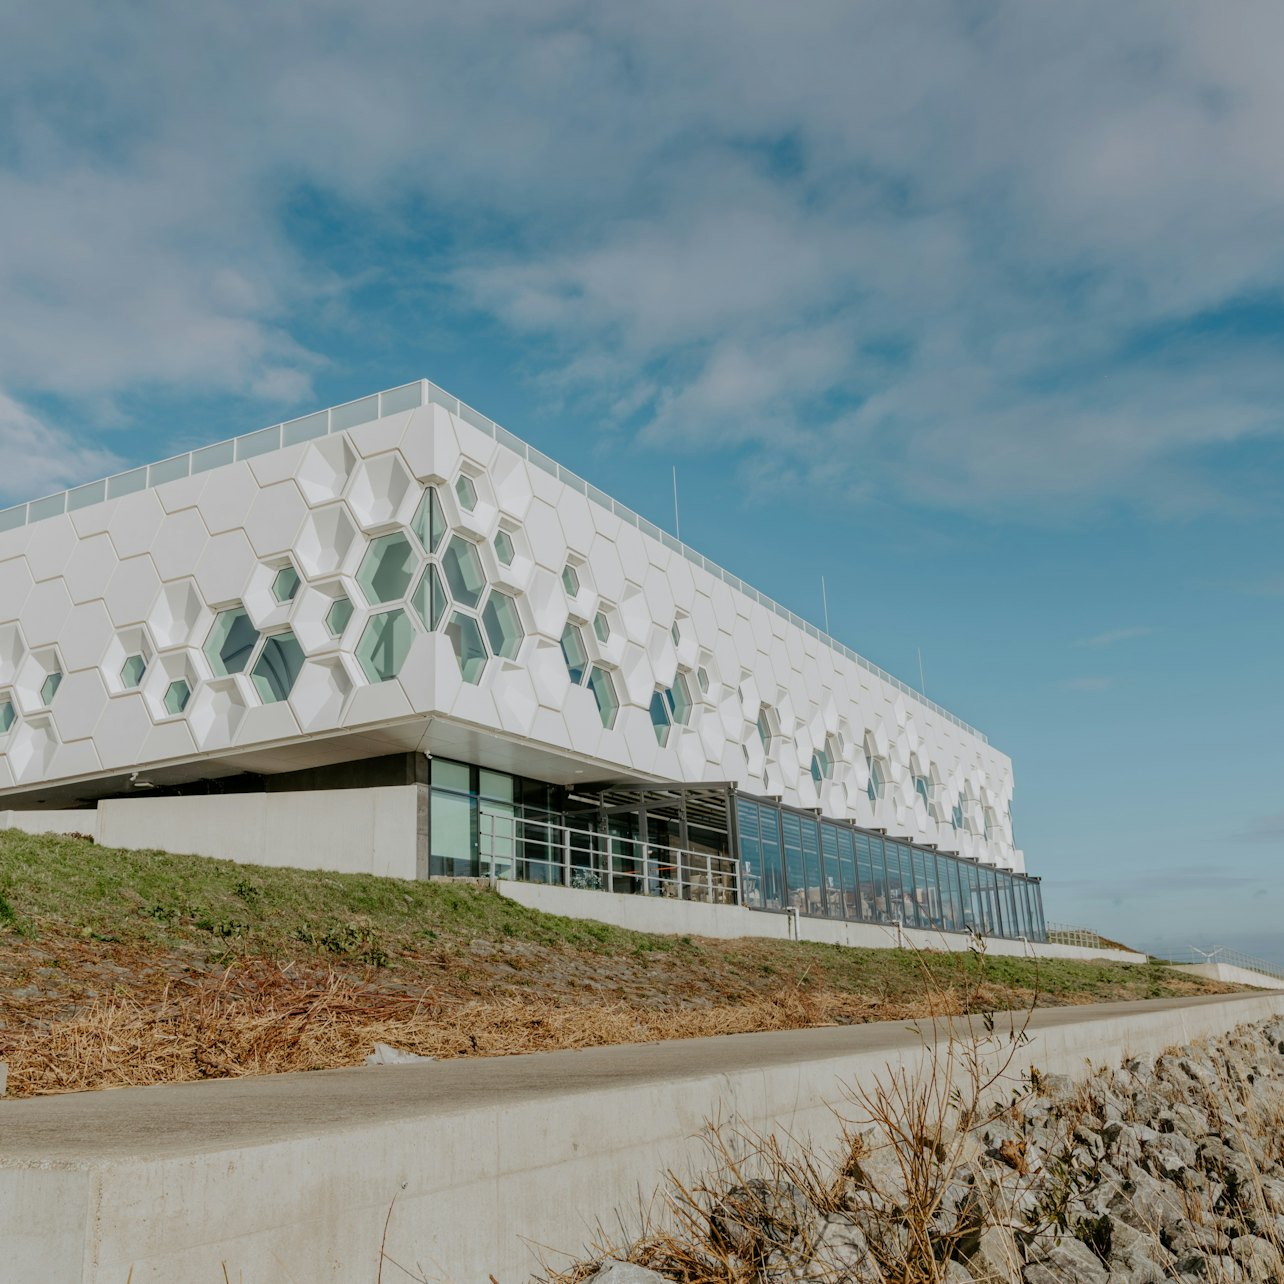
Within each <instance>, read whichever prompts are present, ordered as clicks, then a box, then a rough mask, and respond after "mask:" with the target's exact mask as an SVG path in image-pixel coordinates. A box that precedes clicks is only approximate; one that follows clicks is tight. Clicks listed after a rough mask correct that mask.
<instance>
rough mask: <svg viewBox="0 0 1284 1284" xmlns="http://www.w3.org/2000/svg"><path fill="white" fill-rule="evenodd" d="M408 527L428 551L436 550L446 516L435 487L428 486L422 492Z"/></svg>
mask: <svg viewBox="0 0 1284 1284" xmlns="http://www.w3.org/2000/svg"><path fill="white" fill-rule="evenodd" d="M410 529H411V530H412V531H414V533H415V535H416V536H417V537H418V539H419V542H420V543H421V544H422V545H423V546H424V547H425V548H426V549H427V550H428V551H429V552H430V553H435V552H436V551H437V549H438V547H439V546H440V544H441V541H442V537H443V536H444V535H445V534H446V518H445V515H444V514H443V513H442V511H441V500H439V499H438V498H437V490H436V487H434V486H429V487H428V489H427V490H426V491H425V492H424V497H423V499H421V500H420V501H419V507H418V508H416V509H415V515H414V517H413V518H412V519H411V522H410Z"/></svg>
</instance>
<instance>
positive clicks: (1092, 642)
mask: <svg viewBox="0 0 1284 1284" xmlns="http://www.w3.org/2000/svg"><path fill="white" fill-rule="evenodd" d="M1153 632H1154V629H1152V628H1149V627H1147V626H1146V625H1142V624H1135V625H1132V626H1131V627H1130V628H1125V629H1108V630H1107V631H1106V632H1105V633H1097V634H1095V635H1094V636H1092V637H1090V638H1079V639H1078V641H1076V642H1075V643H1074V645H1075V646H1087V647H1103V646H1114V645H1115V643H1116V642H1130V641H1131V640H1132V639H1133V638H1144V637H1146V636H1147V634H1150V633H1153Z"/></svg>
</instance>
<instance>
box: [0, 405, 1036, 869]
mask: <svg viewBox="0 0 1284 1284" xmlns="http://www.w3.org/2000/svg"><path fill="white" fill-rule="evenodd" d="M436 392H437V390H435V389H433V388H432V386H431V385H428V384H413V385H408V386H407V388H406V389H398V390H396V393H395V395H394V394H382V399H381V398H379V397H375V398H367V399H365V400H364V401H363V402H361V403H354V406H353V407H339V408H336V409H334V410H331V411H328V412H321V413H320V414H319V415H314V416H309V417H308V418H307V419H305V420H299V421H296V422H295V423H294V424H286V425H282V426H279V427H278V428H276V429H272V430H265V431H264V433H256V434H252V435H251V436H249V437H245V438H241V439H238V441H237V442H235V443H221V444H220V445H219V446H212V447H207V448H205V450H203V451H197V452H194V453H193V454H192V455H191V456H188V457H183V458H182V459H181V460H179V461H166V463H165V464H163V465H152V466H151V467H150V469H147V470H137V475H138V476H140V477H142V478H143V479H144V480H143V481H142V482H139V483H138V484H135V483H134V482H133V481H131V482H130V483H129V484H128V486H126V485H125V484H124V483H122V482H121V481H120V479H117V478H113V479H109V480H108V481H106V482H101V483H92V484H91V485H90V486H88V487H82V488H79V490H77V491H72V492H70V493H69V494H68V495H67V496H62V497H50V499H48V500H40V501H35V502H33V503H32V504H30V505H25V506H22V508H21V510H9V511H8V512H3V513H0V799H3V798H6V797H10V798H14V799H18V798H37V797H39V796H40V795H41V793H42V791H46V790H48V789H49V788H50V787H52V786H59V787H62V788H63V796H66V795H67V793H68V788H67V787H70V786H75V787H76V789H74V790H71V792H75V793H76V796H78V797H82V798H88V797H93V796H95V790H96V789H101V791H102V792H106V791H108V790H109V789H112V788H116V787H117V785H115V784H113V783H112V782H113V781H115V780H118V779H119V777H120V776H121V774H122V773H126V772H128V773H145V774H147V775H149V776H150V777H151V778H153V779H155V780H156V781H158V782H162V783H163V782H165V781H168V780H171V779H173V780H179V779H196V778H199V777H200V774H201V773H202V772H207V773H209V774H220V773H223V774H228V773H230V772H231V771H232V770H233V769H236V768H238V767H239V768H244V766H245V765H246V764H249V765H250V767H251V768H252V769H254V770H258V771H265V772H271V771H273V770H280V771H285V770H293V769H295V768H297V767H299V766H302V765H308V764H309V763H310V762H312V761H329V762H338V761H344V760H345V759H346V758H354V757H357V756H360V755H359V753H358V750H359V751H360V753H364V754H374V753H377V752H380V751H383V752H387V751H389V750H391V749H393V748H398V749H418V750H422V751H424V752H430V753H431V752H436V751H438V747H439V745H441V744H442V743H443V740H448V741H449V746H448V747H449V748H450V750H451V752H452V753H453V754H454V755H455V756H460V755H461V751H460V745H461V744H467V745H468V746H470V749H471V752H472V754H473V757H472V760H473V761H476V762H479V763H480V764H481V765H486V761H487V759H488V758H490V757H493V758H494V759H495V761H496V762H497V763H499V764H500V765H501V766H502V767H503V768H504V769H506V770H524V771H525V772H526V774H529V775H530V776H532V777H535V778H539V779H546V780H554V779H558V778H559V777H560V782H561V783H571V782H573V781H574V780H575V779H576V778H579V777H587V778H596V779H634V780H639V781H646V780H650V781H654V780H664V781H678V782H686V783H703V782H709V783H712V782H725V781H730V782H735V783H736V784H737V785H738V787H739V788H740V789H741V790H742V791H743V792H745V793H749V794H758V795H764V796H777V797H779V798H781V799H782V800H783V801H784V802H785V803H786V804H787V805H790V806H795V807H803V808H814V809H817V810H818V811H820V812H821V813H822V814H824V815H828V816H832V817H835V818H838V819H844V820H851V821H854V822H855V823H856V824H857V825H860V826H863V827H868V828H873V829H881V830H884V831H886V832H887V833H889V834H891V835H895V836H898V837H904V838H906V839H909V840H912V841H913V842H916V843H920V844H935V845H936V846H938V847H939V848H940V849H942V850H945V851H952V852H958V853H960V854H962V855H964V856H969V857H975V858H978V859H980V860H983V861H987V862H990V863H993V864H996V865H999V866H1002V867H1006V868H1014V869H1017V870H1020V869H1022V868H1023V865H1024V861H1023V857H1022V855H1021V853H1020V852H1019V850H1017V849H1016V848H1015V847H1014V844H1013V840H1012V831H1011V818H1010V806H1011V799H1012V785H1013V782H1012V767H1011V762H1010V761H1009V759H1008V758H1007V757H1006V756H1005V755H1003V754H1002V753H1000V752H998V751H997V750H995V749H994V748H993V747H991V746H990V745H989V743H988V742H987V741H986V740H985V738H984V737H983V736H981V735H980V734H979V733H977V732H975V731H974V730H972V729H971V728H968V727H967V726H966V725H964V724H962V723H960V722H959V721H958V720H957V719H955V718H953V716H952V715H950V714H948V713H947V712H946V711H944V710H940V709H939V708H938V707H937V706H934V705H931V704H930V703H929V702H927V701H925V700H923V699H922V698H921V697H918V696H917V695H916V694H914V693H911V692H909V691H908V689H906V688H905V687H904V686H903V685H902V684H898V683H896V682H895V680H894V679H891V678H890V677H888V676H886V675H882V674H881V672H879V671H876V670H875V669H874V668H873V666H870V665H869V664H868V663H867V662H865V661H862V660H860V658H859V657H857V656H855V655H854V653H851V652H849V651H847V650H846V649H845V648H842V647H840V646H839V645H838V644H835V643H832V642H831V641H830V640H829V639H827V638H825V637H824V636H823V635H822V634H820V632H819V631H818V630H816V629H814V628H813V627H812V626H810V625H807V624H806V623H805V622H803V621H795V620H793V619H791V618H787V613H785V612H783V611H782V610H781V609H780V608H778V607H776V606H775V605H774V604H773V603H770V602H769V601H768V600H767V599H765V598H763V597H762V596H761V595H759V594H756V593H754V591H753V590H752V589H750V588H748V587H747V586H742V585H740V584H739V582H738V581H734V580H733V577H730V576H728V575H726V573H725V572H721V571H719V570H718V569H717V568H714V567H712V566H711V565H710V564H708V563H705V562H704V561H703V559H701V558H699V556H698V555H697V554H693V553H692V552H691V551H690V550H686V549H684V548H683V547H682V546H681V545H679V544H677V542H676V541H674V540H672V539H671V538H670V537H668V536H666V535H664V534H663V533H661V532H659V531H657V530H655V529H654V528H651V527H649V526H648V524H647V523H645V522H642V521H640V519H637V518H636V517H635V516H634V515H632V514H629V513H628V512H627V510H624V509H622V508H621V507H620V506H619V505H616V504H614V503H613V501H611V500H610V499H609V498H608V497H606V496H604V495H601V494H600V493H599V492H596V491H594V490H593V489H592V488H591V487H588V486H586V485H585V484H584V483H582V482H579V480H578V479H576V478H573V477H572V476H571V475H570V474H566V473H565V472H564V470H561V469H560V468H559V467H558V466H557V465H555V464H553V463H552V462H551V461H549V460H546V459H545V458H544V457H543V456H540V455H538V452H535V451H533V450H532V449H531V448H529V447H526V446H525V445H524V444H523V443H521V442H519V441H517V439H515V438H512V437H510V435H509V434H507V433H505V432H503V430H502V429H498V428H496V427H495V426H494V425H492V424H490V423H489V421H486V420H484V419H483V418H482V417H481V416H478V415H476V414H475V413H474V412H471V411H469V410H468V409H467V408H466V407H463V406H460V405H459V404H458V403H456V402H453V399H450V398H447V397H444V396H436V395H434V394H435V393H436ZM125 476H128V477H131V478H132V477H134V476H135V474H128V475H125ZM19 512H20V515H21V521H20V522H19V519H18V518H17V517H15V516H14V514H17V513H19ZM5 527H7V529H6V528H5ZM447 756H449V755H447ZM3 805H4V804H3V802H0V806H3Z"/></svg>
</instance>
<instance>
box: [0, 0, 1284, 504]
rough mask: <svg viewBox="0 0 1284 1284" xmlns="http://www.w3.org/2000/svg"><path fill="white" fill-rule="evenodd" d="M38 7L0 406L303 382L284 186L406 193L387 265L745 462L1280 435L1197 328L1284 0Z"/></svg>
mask: <svg viewBox="0 0 1284 1284" xmlns="http://www.w3.org/2000/svg"><path fill="white" fill-rule="evenodd" d="M72 10H73V11H74V14H73V15H68V14H67V13H66V12H65V11H64V10H61V9H60V10H59V11H58V13H57V15H56V16H55V14H54V11H52V10H50V9H48V7H38V6H35V5H34V4H28V5H27V6H26V7H25V9H24V11H23V12H22V14H21V16H20V18H19V19H18V20H16V21H14V22H13V23H11V24H10V29H9V30H8V31H7V32H6V37H7V41H6V43H7V46H8V53H9V58H8V60H7V72H6V77H5V81H4V84H3V85H0V121H5V122H7V124H6V125H4V126H0V157H3V158H4V160H3V161H0V293H2V294H3V297H4V298H5V300H6V307H5V309H4V315H3V317H0V388H3V389H6V390H7V391H8V394H9V395H10V396H12V397H14V398H16V399H17V400H19V401H23V402H26V404H34V399H35V398H36V397H39V396H43V395H46V394H50V393H55V394H57V395H59V396H61V397H64V398H66V397H71V398H73V399H74V398H80V399H82V401H83V403H84V404H93V405H95V406H102V405H106V406H108V407H110V406H111V405H112V404H113V402H114V401H115V400H116V399H119V398H127V397H128V396H129V394H130V393H132V392H136V391H138V390H140V389H141V390H146V389H154V388H163V389H174V388H182V387H188V386H190V387H192V388H194V389H197V390H201V391H205V392H211V391H229V390H230V391H233V392H237V393H241V394H247V395H251V396H254V397H257V398H261V399H264V400H268V399H271V398H273V397H277V398H280V399H281V400H282V401H289V400H291V399H297V398H299V397H301V396H304V395H305V394H306V390H307V388H308V384H309V379H310V377H311V375H312V374H313V372H314V371H315V369H316V368H317V363H318V361H319V360H320V358H319V357H318V356H317V355H315V354H313V353H312V352H311V351H309V343H308V341H305V340H304V339H303V338H302V336H303V335H305V334H309V333H311V330H310V326H309V323H310V321H311V319H312V318H313V316H314V314H315V312H316V310H317V308H318V304H319V301H322V300H324V301H325V303H326V306H327V307H328V308H333V306H334V301H335V300H336V299H337V300H340V301H341V300H342V299H343V297H344V289H345V285H346V284H347V283H346V282H344V281H343V280H334V279H331V278H330V276H329V275H328V273H327V272H326V270H324V269H323V268H321V267H320V266H319V265H318V263H317V261H316V258H315V256H313V255H310V254H309V253H308V251H307V245H306V243H305V242H304V241H302V240H301V239H299V237H298V236H297V235H296V234H295V230H294V224H293V223H292V221H291V220H290V219H289V218H287V217H286V211H288V210H289V209H291V202H292V201H293V199H294V198H295V197H296V196H297V195H298V194H299V193H304V194H307V193H317V194H319V195H320V197H321V199H322V203H323V204H324V202H325V201H326V200H333V201H334V202H336V203H337V204H338V205H339V206H340V207H341V209H342V210H343V211H344V213H345V215H346V217H347V218H348V219H349V220H350V222H349V223H348V224H347V225H346V226H345V227H344V228H342V229H341V234H342V235H344V236H349V237H352V236H355V237H357V238H358V239H360V238H363V237H370V238H375V237H378V236H381V235H387V236H388V237H389V243H390V244H396V243H397V237H399V236H404V235H405V234H407V233H409V234H412V235H413V234H414V233H416V231H417V230H418V222H419V219H420V217H421V213H420V212H421V211H427V212H428V214H429V215H430V217H431V222H430V224H429V226H432V227H436V226H447V227H449V228H450V238H449V240H448V241H443V240H433V241H432V244H431V245H430V246H429V248H430V250H431V253H432V260H431V264H430V265H424V266H420V265H416V264H406V263H404V262H400V261H390V262H388V263H386V264H385V265H384V270H385V277H386V279H385V281H384V284H385V286H386V289H387V290H388V291H389V292H395V291H396V289H397V283H398V281H399V279H401V278H402V277H403V276H404V275H406V274H407V273H409V274H414V273H417V272H430V273H431V275H432V276H433V278H434V279H435V280H437V281H438V282H441V281H445V282H448V283H450V284H451V285H453V287H454V289H455V290H456V291H457V294H458V298H459V300H460V301H461V303H462V304H464V305H466V306H467V307H469V308H474V309H480V310H481V311H482V312H483V313H485V314H487V315H489V316H491V317H494V318H497V319H498V320H499V322H500V323H501V324H502V325H504V326H505V327H507V328H508V329H509V330H510V331H511V332H512V333H513V334H514V335H516V336H518V337H519V339H520V340H521V341H522V342H524V343H526V344H528V345H529V350H530V352H531V354H532V357H533V358H535V357H536V355H537V356H538V362H537V363H538V364H539V365H541V366H547V364H548V363H550V362H551V363H552V366H553V370H552V373H551V374H550V375H548V376H546V379H545V382H544V384H543V385H542V386H544V387H545V388H546V389H548V390H549V391H550V392H555V393H556V395H557V396H558V397H559V398H570V399H572V400H574V399H578V400H579V401H580V402H581V404H582V405H583V406H585V407H587V408H593V409H596V410H598V411H600V412H601V413H603V414H604V415H605V416H606V417H608V418H614V419H615V421H616V422H617V424H621V425H625V426H627V427H628V428H629V429H630V430H635V429H636V430H640V431H641V432H642V433H643V434H644V436H645V437H646V438H647V439H648V440H651V441H657V442H659V441H663V442H664V443H665V446H666V449H667V448H668V447H669V446H670V444H671V443H673V442H675V441H681V442H684V443H686V444H687V445H688V446H689V447H690V448H692V449H700V448H707V447H709V446H712V445H715V444H716V445H718V446H719V447H724V448H725V447H726V446H728V445H730V446H736V447H740V448H742V449H743V450H744V451H745V452H747V458H746V460H745V467H746V470H747V472H748V473H750V474H752V473H755V472H759V473H766V474H767V475H777V474H779V473H789V472H793V473H797V474H798V475H800V476H803V477H807V478H808V479H809V480H810V481H813V482H814V481H821V482H826V483H828V484H832V485H836V486H840V487H843V488H845V489H847V490H849V491H854V490H857V489H862V488H863V489H869V488H874V487H876V488H879V489H882V490H885V491H888V492H890V493H892V494H897V493H904V494H907V495H912V496H913V497H914V498H916V499H917V500H920V501H922V502H927V503H933V504H937V505H945V506H953V507H968V508H976V509H979V510H980V511H983V512H987V513H988V512H996V511H1002V512H1005V513H1010V512H1026V513H1030V514H1037V515H1044V514H1047V513H1050V512H1051V513H1055V512H1058V511H1067V512H1075V511H1079V510H1080V509H1081V508H1082V506H1083V505H1084V503H1085V502H1087V503H1091V502H1093V501H1098V500H1104V501H1110V502H1120V503H1129V504H1132V503H1141V504H1143V505H1146V506H1148V507H1150V508H1155V509H1159V510H1163V511H1171V512H1189V511H1192V510H1195V509H1199V508H1206V507H1209V506H1213V505H1217V504H1219V503H1222V502H1225V501H1224V499H1223V496H1222V494H1221V491H1220V490H1219V487H1218V485H1217V482H1216V478H1215V476H1213V475H1211V474H1210V472H1209V470H1208V468H1207V460H1208V454H1207V452H1209V451H1210V450H1211V451H1212V452H1214V454H1213V458H1214V459H1215V458H1216V453H1215V452H1216V451H1217V449H1218V448H1219V447H1221V446H1224V445H1227V444H1231V443H1236V442H1242V441H1245V440H1249V439H1251V438H1253V437H1254V436H1261V435H1266V434H1278V433H1279V431H1280V424H1279V419H1278V414H1277V409H1276V408H1277V407H1278V405H1279V404H1281V401H1282V400H1284V370H1281V368H1280V365H1279V362H1278V359H1277V353H1276V350H1275V343H1274V341H1273V340H1272V341H1271V342H1266V341H1265V340H1263V341H1260V342H1254V341H1252V339H1251V335H1245V334H1238V335H1236V336H1235V338H1234V340H1233V341H1221V340H1219V339H1218V332H1217V330H1216V328H1215V327H1213V328H1208V327H1203V326H1202V324H1201V321H1200V319H1201V318H1202V317H1203V316H1204V315H1205V314H1207V313H1215V312H1217V311H1218V310H1219V309H1223V308H1225V307H1227V306H1233V305H1236V304H1238V303H1240V302H1241V301H1243V300H1245V299H1248V298H1269V297H1274V296H1277V295H1278V292H1279V290H1280V289H1281V287H1282V286H1284V236H1282V235H1281V232H1282V231H1284V226H1282V224H1284V217H1282V216H1281V215H1280V213H1279V211H1280V210H1281V208H1284V137H1282V136H1281V134H1280V131H1279V130H1278V128H1277V127H1276V126H1277V122H1278V120H1279V118H1280V116H1281V114H1284V81H1281V78H1280V77H1279V75H1278V69H1277V67H1276V65H1275V59H1274V58H1273V56H1272V52H1273V51H1274V50H1276V49H1278V48H1279V45H1280V43H1281V40H1282V39H1284V10H1281V9H1280V8H1279V7H1278V6H1275V5H1271V4H1267V3H1264V2H1258V3H1245V4H1243V5H1240V6H1237V7H1236V10H1235V13H1234V17H1233V19H1230V20H1228V19H1227V17H1226V15H1225V13H1223V12H1222V11H1221V10H1215V9H1212V8H1202V9H1201V8H1199V7H1197V6H1175V5H1171V4H1167V3H1159V2H1157V0H1152V2H1149V3H1146V2H1143V3H1140V4H1137V5H1133V6H1119V5H1114V4H1110V3H1109V2H1108V0H1093V2H1089V3H1085V4H1080V5H1074V6H1063V7H1061V8H1059V9H1047V8H1040V9H1038V10H1034V9H1031V8H1030V7H1029V6H1023V5H1020V4H1016V3H1000V4H996V5H993V6H989V7H987V8H985V9H984V10H978V9H975V8H972V7H967V6H958V5H954V4H950V3H947V2H946V0H939V2H938V3H934V4H933V3H929V4H924V5H919V6H907V5H904V4H900V3H896V2H894V0H884V2H883V3H871V4H866V5H860V6H851V5H847V4H843V3H840V2H839V0H816V3H814V4H810V5H808V6H806V7H805V10H799V9H798V7H797V6H793V7H787V6H786V7H782V6H780V5H776V4H768V3H766V0H759V2H757V3H753V2H746V0H735V2H734V3H733V0H710V3H707V4H703V5H699V6H692V5H687V4H679V3H677V0H651V2H650V3H643V4H640V5H634V6H626V7H621V6H613V7H612V6H607V7H602V6H593V5H589V4H587V3H584V2H583V0H550V3H547V4H544V5H540V6H530V5H526V4H521V3H518V2H517V0H482V2H479V3H477V4H473V5H468V6H446V5H444V4H439V3H438V4H434V3H429V4H412V3H410V0H376V2H375V3H373V4H370V5H367V6H364V7H363V8H362V9H361V10H359V11H357V10H353V9H352V8H351V7H350V6H346V5H341V4H339V3H338V2H337V0H310V2H304V3H300V4H297V5H294V6H290V7H288V8H285V9H282V8H280V7H277V8H270V7H269V8H264V7H263V6H254V5H250V4H248V3H246V2H245V0H240V2H239V3H238V2H235V0H233V2H232V3H228V4H226V5H222V6H215V7H213V8H211V7H209V6H204V7H202V6H185V7H184V6H179V7H174V6H163V5H160V4H159V3H155V2H153V3H151V4H144V5H143V6H142V7H141V8H137V7H136V8H135V9H134V10H132V11H131V13H132V15H133V16H132V18H131V21H130V22H129V23H122V22H121V21H120V20H119V17H118V15H115V14H112V13H107V12H104V11H102V10H101V9H100V8H95V7H93V6H91V5H89V4H88V2H87V0H82V2H81V3H80V4H73V5H72ZM68 29H74V30H76V31H77V32H78V38H77V39H76V40H67V39H66V35H65V33H66V31H67V30H68ZM323 233H324V228H322V233H321V234H323ZM333 355H334V357H335V359H336V360H341V359H342V353H341V352H338V351H336V352H335V353H334V354H333ZM532 364H536V362H535V361H534V360H533V362H532ZM430 373H433V374H434V375H436V376H437V377H440V378H441V379H442V381H443V382H445V383H447V385H449V383H450V375H449V371H432V372H430ZM817 461H821V467H820V468H819V469H818V468H817Z"/></svg>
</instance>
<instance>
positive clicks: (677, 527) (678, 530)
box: [673, 464, 682, 540]
mask: <svg viewBox="0 0 1284 1284" xmlns="http://www.w3.org/2000/svg"><path fill="white" fill-rule="evenodd" d="M673 534H674V538H676V539H678V540H681V538H682V517H681V515H680V514H679V512H678V466H677V464H674V465H673Z"/></svg>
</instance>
